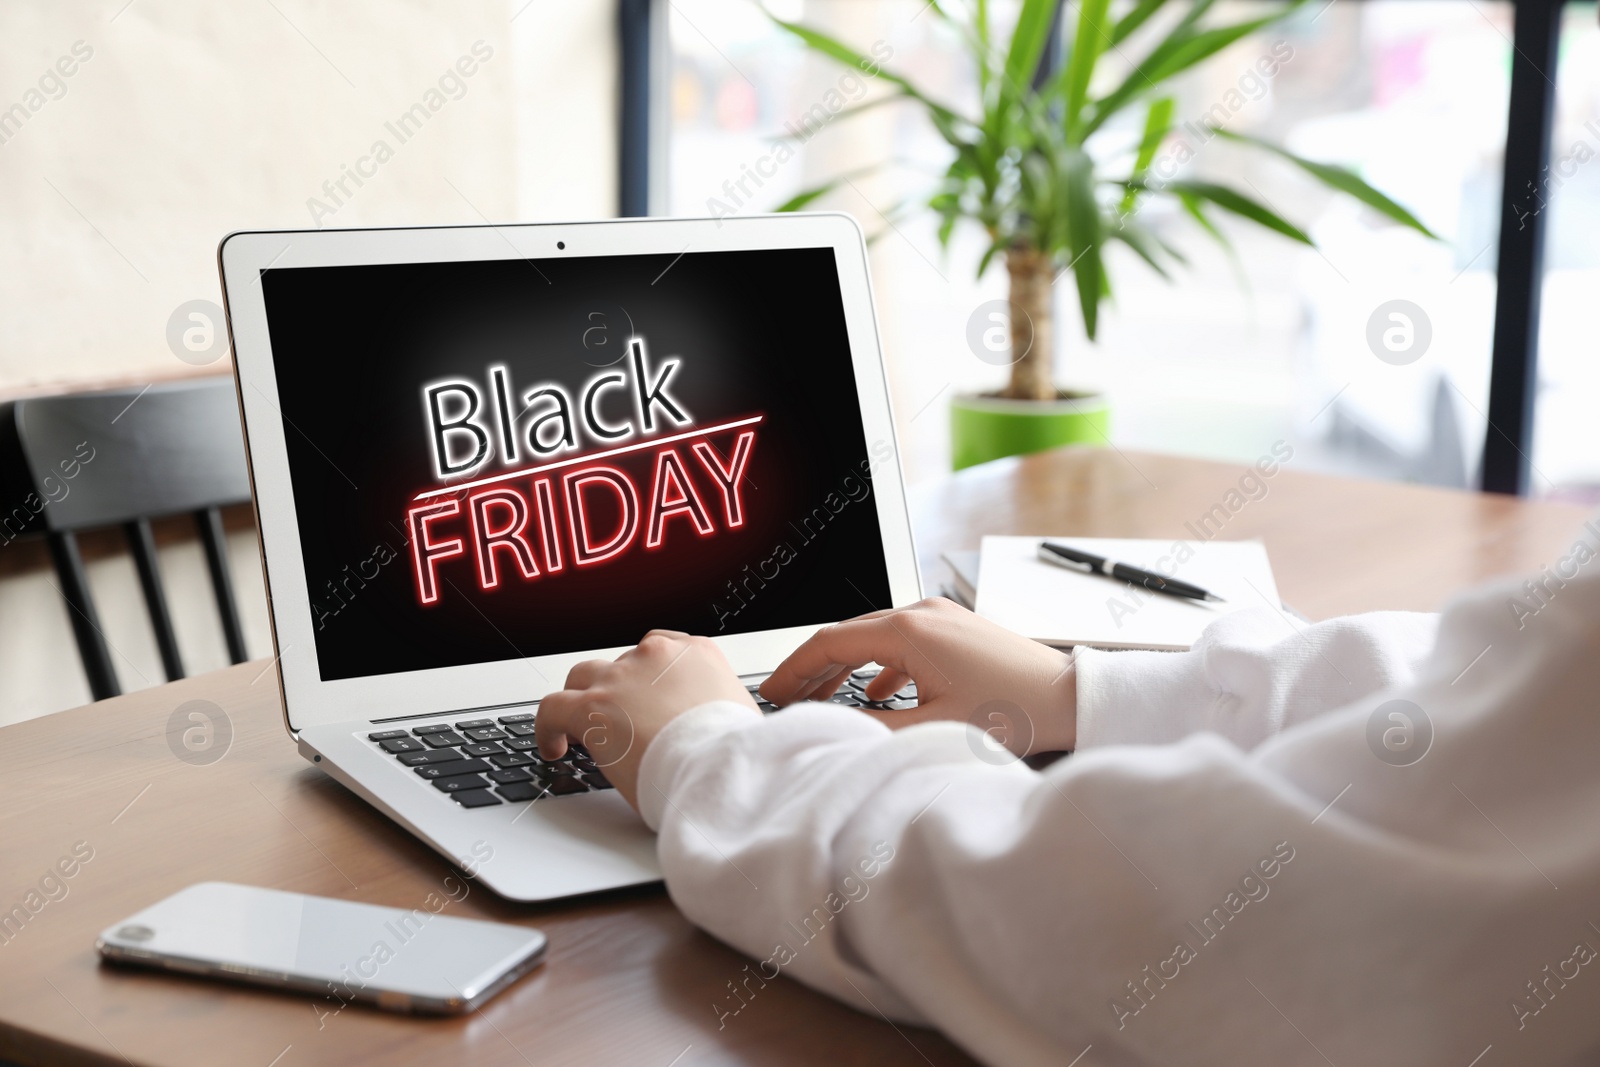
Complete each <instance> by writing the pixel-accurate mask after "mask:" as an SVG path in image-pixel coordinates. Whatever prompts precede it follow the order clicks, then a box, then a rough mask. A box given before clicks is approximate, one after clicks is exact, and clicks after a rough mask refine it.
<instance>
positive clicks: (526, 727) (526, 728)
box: [506, 722, 533, 737]
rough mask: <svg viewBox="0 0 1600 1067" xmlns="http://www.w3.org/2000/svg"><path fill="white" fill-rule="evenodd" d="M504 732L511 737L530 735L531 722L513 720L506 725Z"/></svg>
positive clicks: (531, 732) (531, 730)
mask: <svg viewBox="0 0 1600 1067" xmlns="http://www.w3.org/2000/svg"><path fill="white" fill-rule="evenodd" d="M506 733H508V734H511V735H512V736H513V737H532V736H533V724H532V723H529V722H514V723H511V724H510V725H508V726H507V727H506Z"/></svg>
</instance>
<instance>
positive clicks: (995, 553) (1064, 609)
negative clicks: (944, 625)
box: [974, 537, 1293, 651]
mask: <svg viewBox="0 0 1600 1067" xmlns="http://www.w3.org/2000/svg"><path fill="white" fill-rule="evenodd" d="M1040 540H1041V538H1038V537H985V538H984V539H983V549H982V552H981V553H980V556H979V569H978V578H979V579H980V580H979V581H978V582H977V583H976V584H977V599H976V602H975V604H974V608H975V610H976V611H977V613H978V614H979V615H982V616H984V617H985V618H987V619H991V620H993V621H994V622H997V623H999V624H1000V625H1001V626H1004V627H1005V628H1006V629H1008V630H1011V631H1013V632H1014V633H1019V634H1022V635H1023V636H1025V637H1031V638H1033V639H1034V640H1036V641H1042V642H1044V643H1045V644H1049V645H1061V646H1066V645H1092V646H1095V647H1097V648H1144V649H1160V650H1169V651H1181V650H1183V649H1187V648H1188V647H1189V646H1190V645H1192V644H1194V642H1195V639H1196V638H1198V637H1199V636H1200V631H1202V630H1204V629H1205V628H1206V627H1207V626H1208V625H1210V624H1211V623H1213V622H1215V621H1216V620H1217V619H1219V618H1221V617H1222V616H1223V615H1226V614H1228V613H1229V612H1233V611H1239V610H1241V609H1243V608H1262V607H1265V608H1270V609H1272V610H1273V611H1276V612H1278V613H1280V614H1284V615H1285V625H1286V626H1292V625H1293V624H1292V623H1291V622H1289V619H1288V616H1287V614H1285V613H1284V611H1283V607H1282V605H1281V602H1280V600H1279V598H1278V586H1277V583H1276V582H1275V581H1274V580H1273V577H1272V565H1271V563H1270V562H1269V561H1268V559H1267V549H1266V546H1265V545H1263V544H1261V542H1259V541H1151V540H1129V539H1122V538H1107V537H1052V538H1049V540H1051V541H1055V542H1058V543H1060V544H1064V545H1071V546H1072V547H1074V548H1081V549H1083V550H1084V551H1086V552H1093V553H1095V554H1096V555H1099V556H1105V557H1107V558H1108V559H1113V560H1116V561H1117V562H1119V563H1129V564H1132V565H1134V566H1136V567H1142V568H1145V569H1147V570H1152V571H1156V572H1158V573H1165V574H1170V575H1171V576H1172V577H1174V578H1178V579H1181V580H1183V581H1185V582H1189V583H1191V584H1194V585H1198V586H1201V587H1202V588H1204V589H1207V590H1210V591H1211V592H1213V593H1215V594H1217V595H1218V596H1220V597H1222V598H1223V599H1224V600H1226V601H1227V603H1224V604H1213V603H1206V602H1202V601H1196V600H1186V599H1183V598H1180V597H1174V596H1166V595H1164V594H1161V593H1152V592H1149V591H1147V590H1145V589H1143V588H1140V587H1138V586H1135V585H1131V584H1129V583H1127V582H1119V581H1116V580H1114V579H1111V578H1106V577H1102V576H1100V575H1093V574H1084V573H1081V572H1079V571H1073V570H1068V569H1066V568H1063V567H1057V566H1054V565H1052V564H1049V563H1045V562H1044V561H1043V560H1041V559H1039V558H1038V554H1037V553H1038V548H1039V542H1040Z"/></svg>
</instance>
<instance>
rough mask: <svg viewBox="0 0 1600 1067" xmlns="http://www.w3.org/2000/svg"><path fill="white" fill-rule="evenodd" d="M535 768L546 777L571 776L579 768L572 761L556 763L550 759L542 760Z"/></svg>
mask: <svg viewBox="0 0 1600 1067" xmlns="http://www.w3.org/2000/svg"><path fill="white" fill-rule="evenodd" d="M534 770H535V771H536V772H537V773H539V774H542V775H544V776H545V777H546V778H556V777H562V776H565V777H570V776H572V775H574V774H577V773H578V768H577V767H575V766H573V765H572V764H570V763H554V762H552V761H550V760H540V761H539V764H538V766H536V767H535V768H534Z"/></svg>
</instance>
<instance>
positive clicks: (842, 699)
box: [828, 689, 863, 708]
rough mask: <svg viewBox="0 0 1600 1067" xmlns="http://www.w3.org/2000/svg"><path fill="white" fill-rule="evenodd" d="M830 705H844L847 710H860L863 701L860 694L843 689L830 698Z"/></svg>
mask: <svg viewBox="0 0 1600 1067" xmlns="http://www.w3.org/2000/svg"><path fill="white" fill-rule="evenodd" d="M828 703H830V704H842V705H844V706H845V707H847V708H859V707H860V706H861V705H862V703H863V699H862V696H861V694H860V693H852V692H850V691H849V690H847V689H841V690H840V691H839V692H837V693H835V694H833V696H831V697H829V698H828Z"/></svg>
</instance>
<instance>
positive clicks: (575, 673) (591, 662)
mask: <svg viewBox="0 0 1600 1067" xmlns="http://www.w3.org/2000/svg"><path fill="white" fill-rule="evenodd" d="M609 666H611V664H609V663H607V662H606V661H605V660H603V659H586V660H584V661H583V662H582V663H580V664H578V665H577V666H576V667H574V668H572V669H571V670H570V671H568V672H567V682H566V684H565V685H564V686H562V688H563V689H587V688H589V687H590V686H591V685H593V684H594V683H595V681H596V680H597V679H599V677H600V675H601V673H602V672H603V671H604V670H605V669H606V668H607V667H609Z"/></svg>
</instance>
